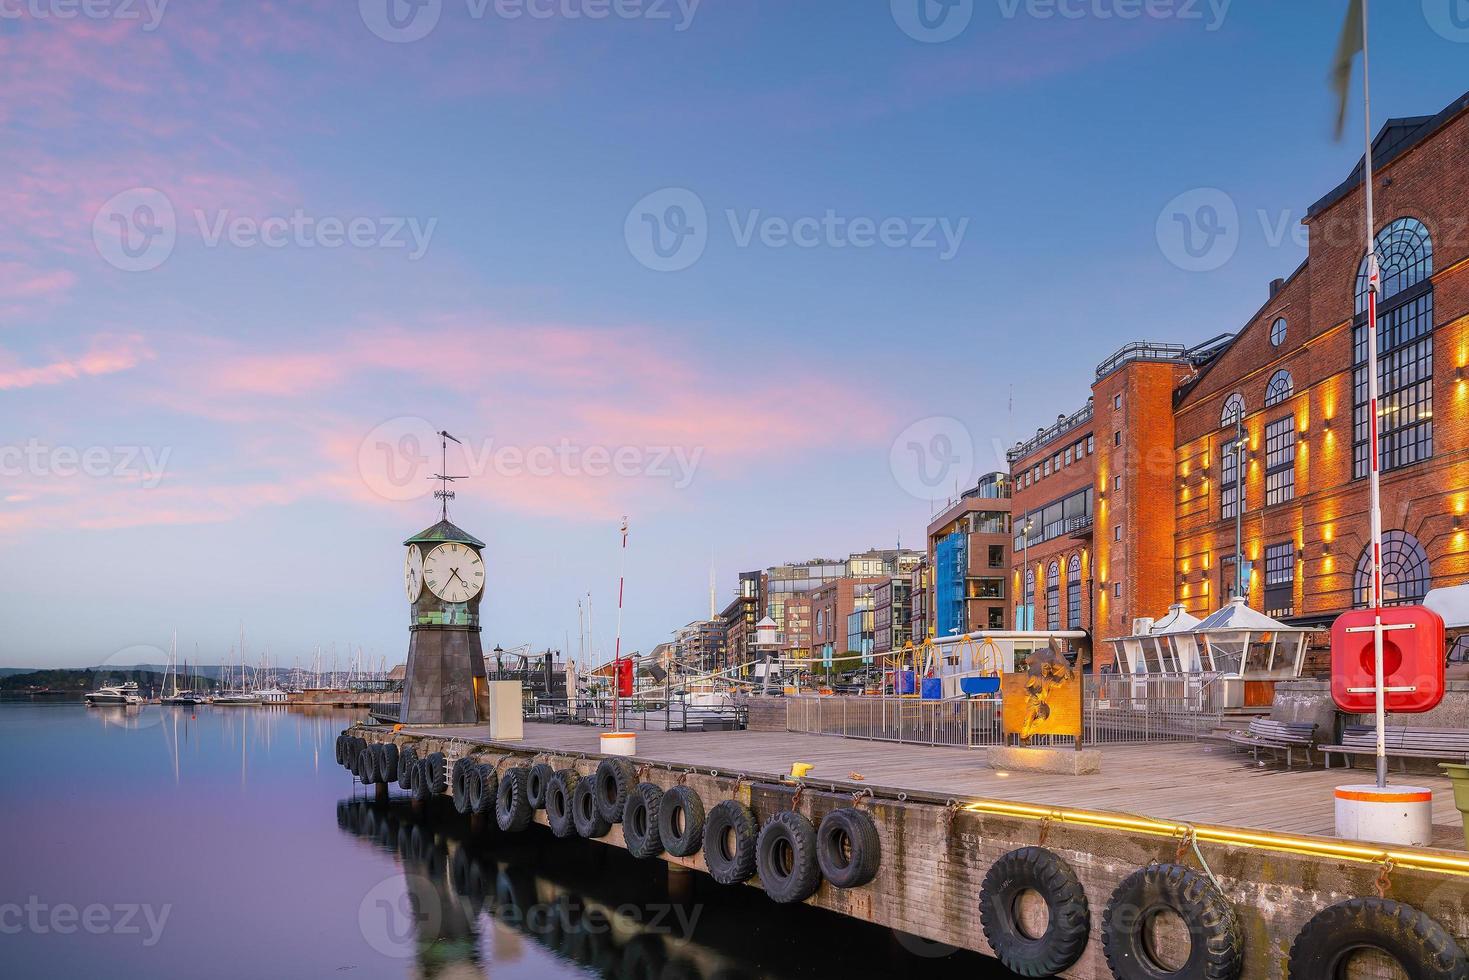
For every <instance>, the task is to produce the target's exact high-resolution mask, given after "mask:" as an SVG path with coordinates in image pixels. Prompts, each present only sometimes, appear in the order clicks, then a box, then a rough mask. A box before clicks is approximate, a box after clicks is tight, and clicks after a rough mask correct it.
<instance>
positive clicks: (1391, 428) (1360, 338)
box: [1352, 218, 1435, 477]
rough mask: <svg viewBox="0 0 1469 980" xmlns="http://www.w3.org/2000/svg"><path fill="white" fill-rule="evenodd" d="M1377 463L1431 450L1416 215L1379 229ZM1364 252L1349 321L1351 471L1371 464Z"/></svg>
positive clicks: (1424, 241)
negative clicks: (1352, 320)
mask: <svg viewBox="0 0 1469 980" xmlns="http://www.w3.org/2000/svg"><path fill="white" fill-rule="evenodd" d="M1376 250H1377V256H1378V260H1379V261H1380V263H1381V266H1382V294H1381V296H1379V297H1378V303H1377V348H1378V363H1377V378H1378V389H1379V392H1378V395H1379V397H1378V423H1377V430H1378V465H1379V467H1380V468H1381V469H1382V470H1383V471H1384V472H1386V471H1389V470H1395V469H1400V468H1402V467H1405V466H1411V465H1413V464H1414V463H1417V462H1420V461H1422V460H1425V459H1428V458H1429V457H1430V456H1432V455H1433V329H1434V326H1435V323H1434V310H1433V306H1434V298H1433V285H1432V283H1433V280H1432V278H1431V277H1432V276H1433V239H1432V238H1431V237H1430V236H1429V234H1428V229H1427V228H1425V227H1423V222H1421V221H1419V220H1418V219H1417V218H1398V219H1397V220H1396V221H1394V222H1392V223H1391V224H1389V225H1388V226H1387V227H1386V228H1384V229H1383V230H1382V231H1381V232H1380V233H1379V234H1378V236H1377V242H1376ZM1367 283H1368V273H1367V258H1366V257H1365V256H1364V257H1363V259H1362V264H1361V266H1360V267H1359V268H1358V271H1357V319H1356V322H1355V323H1354V324H1353V325H1352V366H1353V371H1352V475H1353V476H1354V477H1363V476H1366V475H1367V471H1368V469H1369V468H1370V467H1369V463H1370V460H1369V458H1368V453H1369V448H1368V442H1369V440H1370V438H1371V427H1370V426H1369V425H1368V421H1369V420H1368V417H1367V416H1368V409H1367V404H1368V397H1367V396H1368V383H1367V354H1368V336H1367V333H1368V331H1367V315H1366V314H1367V295H1368V288H1367Z"/></svg>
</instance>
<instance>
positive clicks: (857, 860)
mask: <svg viewBox="0 0 1469 980" xmlns="http://www.w3.org/2000/svg"><path fill="white" fill-rule="evenodd" d="M816 861H817V863H818V864H820V865H821V875H822V877H823V878H825V879H826V880H827V881H829V882H831V883H832V884H833V885H835V886H836V887H837V888H861V887H862V886H863V885H865V884H867V883H868V882H870V881H871V880H872V879H873V878H876V877H877V871H878V869H879V868H880V867H882V841H881V840H879V839H878V836H877V824H875V823H873V821H872V815H871V814H869V813H866V812H864V811H862V810H859V809H857V808H856V807H852V806H844V807H840V808H838V809H836V810H833V811H831V812H830V813H828V814H827V815H826V816H824V817H822V818H821V823H820V824H819V825H817V827H816Z"/></svg>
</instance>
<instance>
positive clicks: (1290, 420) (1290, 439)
mask: <svg viewBox="0 0 1469 980" xmlns="http://www.w3.org/2000/svg"><path fill="white" fill-rule="evenodd" d="M1295 496H1296V417H1295V416H1294V415H1287V416H1286V417H1285V418H1283V419H1276V420H1275V421H1274V422H1271V423H1270V424H1269V425H1267V426H1265V506H1266V507H1271V506H1274V505H1275V504H1283V503H1285V502H1286V501H1287V500H1294V499H1295Z"/></svg>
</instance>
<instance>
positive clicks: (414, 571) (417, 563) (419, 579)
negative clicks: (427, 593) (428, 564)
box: [403, 544, 423, 602]
mask: <svg viewBox="0 0 1469 980" xmlns="http://www.w3.org/2000/svg"><path fill="white" fill-rule="evenodd" d="M403 586H404V587H405V588H406V589H407V590H408V601H409V602H417V601H418V594H419V593H420V592H422V591H423V552H422V551H420V550H419V548H418V545H416V544H410V545H409V546H408V557H407V558H405V559H404V560H403Z"/></svg>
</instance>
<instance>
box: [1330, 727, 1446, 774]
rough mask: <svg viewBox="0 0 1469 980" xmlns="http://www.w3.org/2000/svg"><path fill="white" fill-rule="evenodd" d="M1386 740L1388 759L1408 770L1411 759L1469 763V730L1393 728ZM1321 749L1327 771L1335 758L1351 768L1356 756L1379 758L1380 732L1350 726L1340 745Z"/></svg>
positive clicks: (1373, 729)
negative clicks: (1378, 736) (1338, 757)
mask: <svg viewBox="0 0 1469 980" xmlns="http://www.w3.org/2000/svg"><path fill="white" fill-rule="evenodd" d="M1384 740H1385V741H1386V743H1387V754H1388V757H1389V758H1393V759H1403V760H1405V761H1404V763H1403V768H1405V769H1406V768H1407V762H1406V760H1408V759H1431V760H1437V761H1440V762H1464V763H1469V729H1465V728H1414V727H1412V726H1408V725H1393V726H1390V727H1389V728H1388V729H1387V731H1386V732H1385V733H1384ZM1320 749H1321V754H1322V755H1323V756H1325V758H1326V768H1328V769H1330V768H1331V757H1332V756H1333V755H1339V756H1341V757H1342V758H1343V759H1345V760H1346V764H1347V766H1348V768H1350V767H1351V766H1352V765H1353V761H1354V758H1353V757H1354V756H1359V755H1365V756H1374V757H1375V756H1376V755H1377V729H1376V728H1375V727H1374V726H1372V725H1348V726H1347V727H1346V728H1344V729H1342V737H1341V744H1340V745H1323V746H1320Z"/></svg>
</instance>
